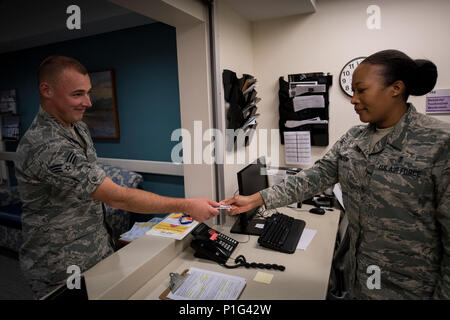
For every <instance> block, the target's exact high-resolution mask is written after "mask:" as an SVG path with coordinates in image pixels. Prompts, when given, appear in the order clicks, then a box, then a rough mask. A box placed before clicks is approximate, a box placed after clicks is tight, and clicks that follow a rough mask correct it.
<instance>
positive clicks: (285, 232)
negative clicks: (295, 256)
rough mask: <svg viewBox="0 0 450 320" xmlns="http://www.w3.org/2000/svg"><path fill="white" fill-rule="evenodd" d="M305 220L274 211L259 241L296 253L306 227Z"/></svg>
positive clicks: (281, 250) (279, 249) (274, 247)
mask: <svg viewBox="0 0 450 320" xmlns="http://www.w3.org/2000/svg"><path fill="white" fill-rule="evenodd" d="M305 224H306V223H305V221H303V220H300V219H294V218H292V217H290V216H287V215H285V214H282V213H279V212H277V213H274V214H273V215H271V216H270V217H268V218H267V219H266V222H265V224H264V229H263V232H262V234H261V236H260V237H259V239H258V243H259V244H260V245H261V246H263V247H266V248H270V249H273V250H276V251H280V252H286V253H294V252H295V249H296V248H297V244H298V241H299V240H300V236H301V235H302V232H303V229H304V228H305Z"/></svg>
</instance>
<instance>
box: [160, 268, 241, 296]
mask: <svg viewBox="0 0 450 320" xmlns="http://www.w3.org/2000/svg"><path fill="white" fill-rule="evenodd" d="M188 272H189V269H186V270H184V271H183V272H182V273H181V275H185V274H186V273H188ZM246 287H247V281H246V282H245V284H244V287H243V288H242V290H241V292H240V293H239V295H238V297H237V298H236V300H239V299H240V297H241V295H242V292H244V290H245V288H246ZM169 293H170V286H169V287H168V288H167V289H166V290H164V291H163V292H162V293H161V294H160V295H159V299H161V300H173V299H171V298H169V297H168V295H169Z"/></svg>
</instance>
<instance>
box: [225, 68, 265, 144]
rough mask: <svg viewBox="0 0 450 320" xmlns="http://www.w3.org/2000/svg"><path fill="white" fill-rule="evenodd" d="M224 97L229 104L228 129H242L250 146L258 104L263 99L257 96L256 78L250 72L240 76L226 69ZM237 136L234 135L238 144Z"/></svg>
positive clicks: (255, 123)
mask: <svg viewBox="0 0 450 320" xmlns="http://www.w3.org/2000/svg"><path fill="white" fill-rule="evenodd" d="M222 80H223V87H224V98H225V101H226V102H227V103H228V104H229V107H228V110H227V113H226V117H227V129H233V130H237V129H242V130H243V131H244V134H246V136H245V145H246V146H248V145H249V143H250V141H251V138H252V136H253V133H254V130H252V129H256V126H257V125H258V123H257V122H256V119H257V118H258V117H259V114H257V113H256V111H257V110H258V107H257V106H256V104H257V103H258V102H259V101H260V100H261V99H260V98H258V97H256V95H257V92H256V90H255V87H256V81H257V80H256V79H255V78H254V77H253V76H252V75H249V74H243V75H242V78H238V77H237V76H236V73H235V72H233V71H231V70H224V71H223V73H222ZM236 140H237V137H236V136H235V137H234V144H236Z"/></svg>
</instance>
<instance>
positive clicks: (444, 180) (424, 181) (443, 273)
mask: <svg viewBox="0 0 450 320" xmlns="http://www.w3.org/2000/svg"><path fill="white" fill-rule="evenodd" d="M374 129H375V128H374V126H373V125H360V126H356V127H353V128H351V129H350V130H349V131H348V132H347V133H346V134H345V135H344V136H343V137H341V138H340V140H339V141H338V142H336V144H335V145H334V146H333V147H332V148H331V150H330V151H329V152H328V153H327V154H326V155H325V156H324V157H323V158H322V159H321V160H318V161H317V162H316V163H315V164H314V165H313V166H312V167H311V168H309V169H306V170H303V171H302V172H301V173H299V174H298V175H297V176H289V177H288V178H287V179H286V180H284V181H283V182H281V183H280V184H279V185H276V186H273V187H271V188H269V189H266V190H263V191H262V192H261V195H262V197H263V199H264V201H265V204H266V206H267V207H268V208H276V207H280V206H283V205H286V204H289V203H292V202H299V201H302V200H303V199H307V198H310V197H311V196H313V195H315V194H318V193H320V192H321V191H323V190H324V189H326V188H328V187H330V186H332V185H333V184H335V183H337V182H340V184H341V187H342V193H343V199H344V203H345V209H346V214H347V216H348V219H349V227H348V232H349V236H350V251H349V257H350V258H349V261H348V262H349V272H350V274H349V278H350V280H349V282H350V283H348V287H349V288H350V295H351V297H353V298H359V299H427V298H440V299H449V298H450V260H449V258H450V243H449V241H450V235H449V233H450V190H449V181H450V168H449V149H450V125H449V124H448V123H445V122H442V121H438V120H436V119H433V118H431V117H428V116H425V115H423V114H420V113H418V112H417V111H416V109H415V108H414V106H412V105H410V104H409V108H408V111H407V113H406V114H405V115H404V116H403V117H402V119H401V120H400V121H399V122H398V123H397V124H396V125H395V126H394V129H393V130H392V131H391V132H390V133H389V134H387V135H386V136H385V137H384V138H382V139H381V140H380V141H378V142H377V143H376V144H375V145H374V147H373V150H369V147H368V146H369V141H370V139H371V136H372V135H373V134H374V131H375V130H374ZM370 265H376V266H378V267H379V268H380V269H381V277H380V278H381V289H372V290H369V289H368V286H367V279H368V277H370V276H371V275H372V274H373V272H369V273H368V270H367V268H368V267H369V266H370ZM369 280H372V279H369Z"/></svg>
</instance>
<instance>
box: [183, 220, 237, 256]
mask: <svg viewBox="0 0 450 320" xmlns="http://www.w3.org/2000/svg"><path fill="white" fill-rule="evenodd" d="M191 234H192V235H193V236H194V240H192V242H191V247H192V248H193V249H194V250H195V253H194V256H195V257H197V258H203V259H208V260H213V261H216V262H218V263H226V262H227V260H228V258H229V257H230V256H231V253H233V251H234V249H236V247H237V245H238V242H237V241H236V240H234V239H232V238H230V237H227V236H226V235H224V234H223V233H220V232H219V231H216V230H214V229H211V228H210V227H208V226H207V225H206V224H204V223H201V224H199V225H198V226H197V227H195V229H194V230H192V233H191Z"/></svg>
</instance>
